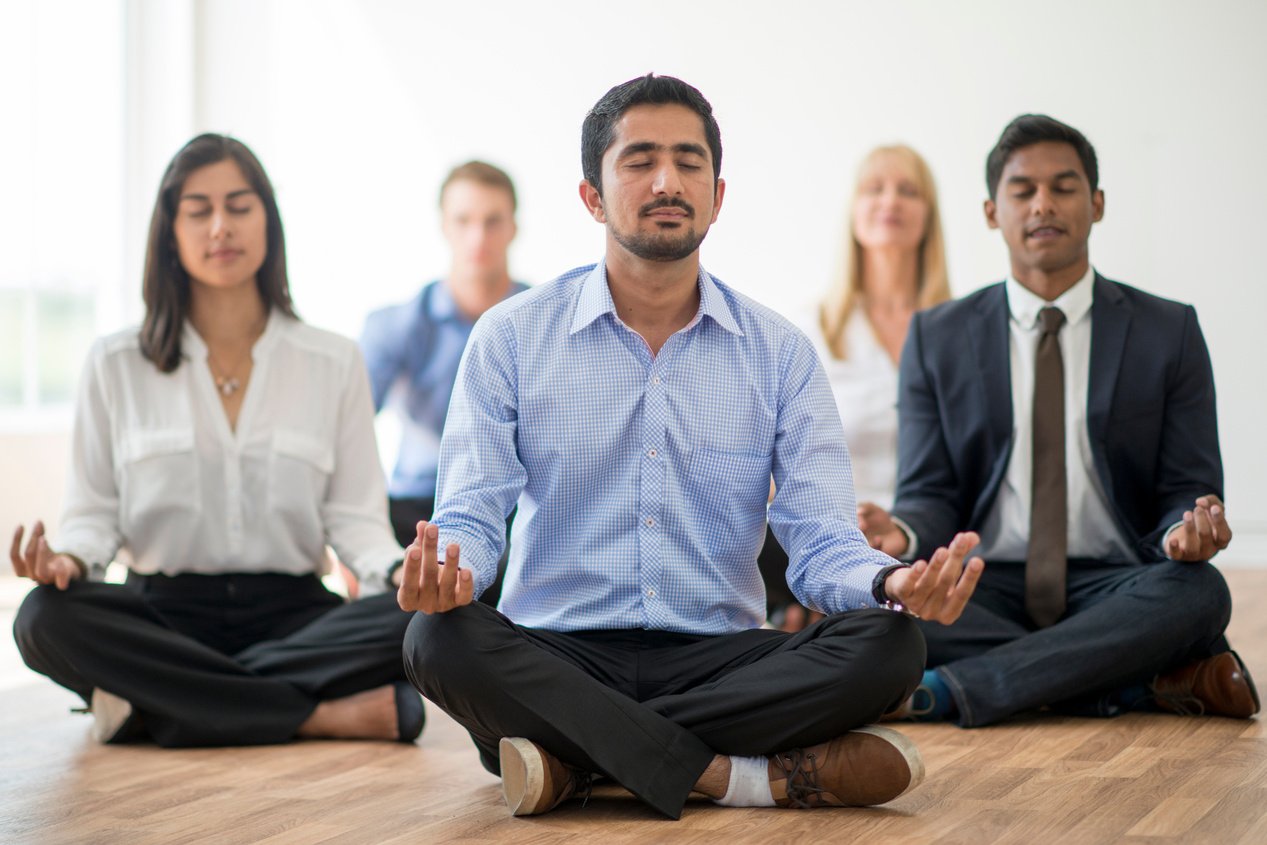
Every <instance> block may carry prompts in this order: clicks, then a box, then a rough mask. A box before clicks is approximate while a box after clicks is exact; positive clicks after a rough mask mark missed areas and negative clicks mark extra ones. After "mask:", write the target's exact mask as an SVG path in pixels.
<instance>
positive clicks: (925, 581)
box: [902, 546, 949, 616]
mask: <svg viewBox="0 0 1267 845" xmlns="http://www.w3.org/2000/svg"><path fill="white" fill-rule="evenodd" d="M947 554H949V552H948V551H947V549H946V547H945V546H943V547H941V548H939V549H938V550H937V551H935V552H933V555H932V557H930V558H929V559H928V560H927V561H917V562H916V564H915V566H913V567H912V568H911V569H912V571H911V575H912V578H911V579H910V581H909V584H910V591H909V595H908V596H907V598H906V600H905V601H903V602H902V603H903V604H905V605H906V606H907V607H908V608H909V609H910V610H911V611H912V612H914V613H916V614H918V615H920V616H923V615H924V614H925V613H927V612H929V610H930V608H931V604H930V596H931V595H932V593H933V590H934V588H935V587H936V585H937V577H938V576H939V575H940V574H941V569H942V567H943V566H944V565H945V563H946V556H947Z"/></svg>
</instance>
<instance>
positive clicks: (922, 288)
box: [761, 144, 950, 630]
mask: <svg viewBox="0 0 1267 845" xmlns="http://www.w3.org/2000/svg"><path fill="white" fill-rule="evenodd" d="M848 232H849V237H848V238H847V239H846V245H845V253H844V261H843V265H844V267H843V272H841V273H840V274H838V275H837V277H836V279H835V280H834V281H833V282H832V285H831V287H830V288H829V289H828V291H827V294H826V296H825V297H824V298H823V300H822V301H821V302H820V303H819V304H818V305H817V307H815V308H812V309H807V310H806V312H804V313H802V314H800V315H793V316H794V319H796V321H797V322H798V324H799V325H800V327H801V328H802V329H803V330H804V331H805V333H806V334H807V335H809V336H810V338H811V339H812V340H813V341H814V345H815V347H816V348H817V349H818V353H819V357H821V358H822V361H823V366H824V367H825V368H826V370H827V378H828V381H830V382H831V387H832V393H833V394H834V395H835V397H836V405H837V407H838V408H839V410H840V419H841V422H842V423H843V424H844V430H845V441H846V442H847V443H848V444H849V456H850V458H851V460H852V463H853V481H854V488H855V490H856V492H857V501H858V503H859V506H860V507H866V506H867V505H869V504H871V503H874V504H875V505H879V506H881V507H885V508H887V507H889V506H891V505H892V503H893V490H894V487H895V486H896V483H897V373H898V368H897V365H898V359H899V358H900V356H901V354H902V344H903V343H905V341H906V330H907V327H908V326H909V325H910V322H911V315H913V314H914V313H915V312H916V311H917V310H920V309H923V308H927V307H929V306H932V305H936V304H938V303H939V302H945V301H946V300H947V299H949V298H950V285H949V282H948V281H947V277H946V250H945V243H944V237H943V234H942V227H941V217H940V215H939V214H938V211H937V188H936V186H935V185H934V183H933V174H932V171H930V170H929V168H928V164H927V162H925V161H924V159H923V158H922V157H921V156H920V155H919V153H917V152H915V151H914V150H913V149H911V148H910V147H907V146H904V145H901V144H895V145H892V146H883V147H877V148H876V149H874V150H872V151H871V152H870V153H868V154H867V156H866V158H864V159H863V160H862V164H861V166H860V167H859V168H858V179H857V184H856V187H855V188H854V194H853V201H852V203H851V205H850V212H849V228H848ZM864 503H867V504H864ZM761 565H762V572H763V573H764V574H765V578H766V586H767V593H768V595H769V596H770V603H771V608H772V613H771V618H772V620H773V621H774V622H775V623H776V624H778V625H779V626H780V627H782V628H784V629H785V630H799V629H800V628H802V627H804V625H805V624H806V621H807V614H806V611H805V609H804V608H802V607H800V606H799V605H797V604H795V600H794V599H793V598H792V596H791V594H790V592H788V589H787V586H786V583H785V582H784V579H783V577H782V572H783V570H784V569H785V568H786V566H787V558H786V556H784V554H783V551H782V549H780V548H778V546H777V543H776V542H775V540H774V538H773V536H770V535H767V538H766V547H765V549H764V550H763V551H762V554H761Z"/></svg>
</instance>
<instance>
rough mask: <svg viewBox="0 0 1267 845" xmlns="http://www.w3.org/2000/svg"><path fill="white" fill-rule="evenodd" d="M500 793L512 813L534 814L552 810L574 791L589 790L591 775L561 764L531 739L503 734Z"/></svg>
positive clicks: (513, 814)
mask: <svg viewBox="0 0 1267 845" xmlns="http://www.w3.org/2000/svg"><path fill="white" fill-rule="evenodd" d="M497 753H498V756H499V757H500V758H501V768H502V795H503V796H505V798H506V806H507V807H509V808H510V814H511V815H512V816H535V815H537V814H538V813H545V812H549V811H550V810H553V809H554V808H555V807H557V806H559V804H561V803H563V802H564V801H566V800H567V799H568V798H570V797H572V796H573V795H575V794H576V793H577V792H582V791H583V792H585V793H587V794H588V792H589V783H590V777H589V775H588V774H586V773H585V772H581V771H578V770H576V769H573V768H571V767H569V766H566V765H564V764H563V763H562V762H560V761H559V759H558V758H557V757H555V756H554V755H553V754H551V753H549V752H548V751H546V750H545V749H544V748H542V747H541V746H540V745H537V744H536V743H535V742H533V741H532V740H528V739H523V738H522V737H502V741H501V742H500V743H498V746H497Z"/></svg>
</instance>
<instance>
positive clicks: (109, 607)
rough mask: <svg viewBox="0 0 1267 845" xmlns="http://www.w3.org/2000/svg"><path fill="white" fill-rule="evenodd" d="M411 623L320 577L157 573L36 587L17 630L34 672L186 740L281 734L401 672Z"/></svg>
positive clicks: (170, 743)
mask: <svg viewBox="0 0 1267 845" xmlns="http://www.w3.org/2000/svg"><path fill="white" fill-rule="evenodd" d="M408 624H409V614H407V613H405V612H403V611H402V610H400V608H399V607H397V605H396V596H395V594H394V593H390V594H383V595H380V596H373V597H370V598H366V599H361V600H360V601H356V602H352V603H349V604H344V603H343V602H342V600H341V599H340V598H339V597H338V596H336V595H334V594H333V593H330V592H329V591H328V590H326V589H325V588H324V587H323V586H322V585H321V582H320V581H319V580H318V579H317V578H316V577H315V576H291V575H279V574H261V575H180V576H175V577H167V576H163V575H153V576H129V578H128V583H127V584H125V585H119V584H101V583H90V582H82V581H74V582H72V583H71V585H70V588H69V589H67V590H65V591H62V590H58V589H57V588H56V587H52V586H41V587H36V588H35V589H34V590H32V591H31V592H30V593H29V594H28V595H27V597H26V599H25V600H24V601H23V602H22V606H21V608H19V610H18V615H17V619H16V620H15V622H14V625H13V633H14V638H15V639H16V640H17V644H18V650H19V651H20V652H21V654H22V658H23V660H25V661H26V664H27V665H28V666H30V667H31V668H32V669H34V670H35V671H36V672H39V673H41V674H44V675H47V676H48V677H50V678H52V679H53V680H54V681H56V682H57V683H59V684H61V685H62V686H64V687H66V688H67V689H70V690H72V691H74V692H76V693H78V694H79V695H80V696H81V697H82V698H83V699H84V700H85V701H89V700H90V699H91V697H92V691H93V689H94V688H101V689H103V690H105V691H107V692H110V693H113V694H114V695H117V696H119V697H121V698H124V699H126V700H127V701H128V702H130V703H131V704H132V707H133V719H131V720H129V723H130V725H131V726H132V727H135V726H138V725H139V726H141V727H143V732H144V733H145V734H148V736H149V737H150V738H152V739H153V740H154V741H155V742H157V743H158V744H159V745H163V746H167V747H183V746H213V745H258V744H267V743H276V742H285V741H287V740H289V739H291V738H293V737H294V736H295V732H296V731H297V730H298V728H299V726H300V725H301V724H302V723H303V722H304V720H306V719H307V718H308V716H310V715H311V714H312V711H313V709H314V708H315V707H316V706H317V704H318V702H320V701H324V700H326V699H331V698H341V697H343V696H345V695H351V694H352V693H356V692H361V691H363V690H367V689H373V688H374V687H378V686H383V685H384V684H388V683H392V682H394V681H400V680H404V669H403V667H402V665H401V660H400V648H401V643H402V641H403V639H404V635H405V629H406V627H407V626H408ZM124 727H125V731H124V733H126V734H129V735H135V734H138V733H139V732H140V731H139V729H138V730H128V728H129V725H125V726H124ZM128 738H131V736H129V737H128Z"/></svg>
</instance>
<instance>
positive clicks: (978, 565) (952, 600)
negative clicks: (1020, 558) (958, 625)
mask: <svg viewBox="0 0 1267 845" xmlns="http://www.w3.org/2000/svg"><path fill="white" fill-rule="evenodd" d="M984 571H985V561H984V560H982V559H981V558H979V557H974V558H973V559H972V560H970V561H968V562H967V563H966V564H965V565H964V568H963V576H962V577H961V578H960V579H959V583H958V584H956V585H955V586H954V588H953V589H952V590H951V591H950V595H949V596H948V597H947V599H946V602H945V604H943V605H942V607H941V612H940V613H939V614H938V616H937V621H938V622H940V623H942V624H943V625H949V624H951V623H952V622H954V621H955V620H956V619H958V618H959V616H960V615H961V614H962V613H963V609H964V608H965V607H967V606H968V600H969V599H971V598H972V594H973V592H975V591H976V589H977V583H978V582H980V580H981V573H982V572H984Z"/></svg>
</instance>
